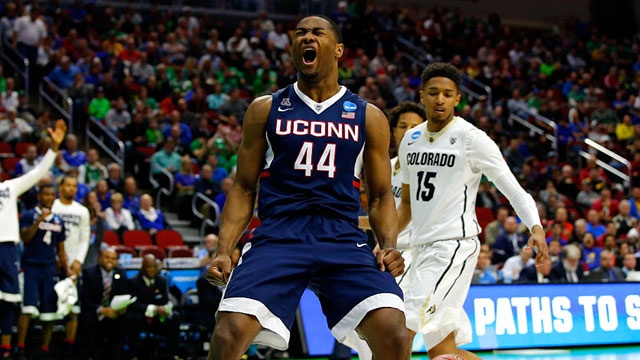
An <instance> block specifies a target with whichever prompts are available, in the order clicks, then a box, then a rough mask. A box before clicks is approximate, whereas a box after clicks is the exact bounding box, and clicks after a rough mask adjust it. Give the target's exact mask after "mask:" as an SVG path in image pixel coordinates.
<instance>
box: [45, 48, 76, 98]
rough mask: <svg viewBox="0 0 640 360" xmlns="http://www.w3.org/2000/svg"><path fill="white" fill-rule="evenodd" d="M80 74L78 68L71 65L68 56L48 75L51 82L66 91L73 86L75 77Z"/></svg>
mask: <svg viewBox="0 0 640 360" xmlns="http://www.w3.org/2000/svg"><path fill="white" fill-rule="evenodd" d="M78 72H80V70H79V69H78V67H77V66H76V65H74V64H71V59H69V57H68V56H63V57H62V58H61V59H60V63H59V65H58V66H56V67H55V68H54V69H53V70H52V71H51V72H50V73H49V75H48V77H49V80H51V82H52V83H53V84H54V85H55V86H57V87H58V88H60V89H62V90H65V89H68V88H70V87H71V86H72V85H73V79H74V77H75V75H76V74H77V73H78Z"/></svg>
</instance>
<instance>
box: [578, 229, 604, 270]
mask: <svg viewBox="0 0 640 360" xmlns="http://www.w3.org/2000/svg"><path fill="white" fill-rule="evenodd" d="M601 252H602V249H601V248H599V247H597V246H596V239H595V237H594V236H593V233H590V232H587V233H586V234H584V237H583V238H582V262H583V263H585V264H586V266H587V267H588V269H589V270H593V269H595V268H597V267H598V266H600V253H601Z"/></svg>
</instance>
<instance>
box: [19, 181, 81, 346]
mask: <svg viewBox="0 0 640 360" xmlns="http://www.w3.org/2000/svg"><path fill="white" fill-rule="evenodd" d="M55 199H56V191H55V189H54V188H53V184H50V183H49V184H42V185H40V191H39V192H38V200H39V201H40V204H39V206H36V207H35V208H34V209H32V210H27V211H25V212H24V213H22V215H21V216H20V237H21V238H22V241H23V242H24V253H23V254H22V272H23V274H24V299H23V300H22V314H20V317H19V318H18V343H17V345H18V357H19V358H24V356H25V340H26V339H27V330H28V328H29V320H30V319H31V317H39V318H40V320H41V321H43V322H44V324H45V325H44V326H43V332H42V347H41V349H40V350H41V351H42V352H43V353H48V351H49V343H50V342H51V335H52V332H53V321H54V320H58V319H60V318H61V317H59V316H58V315H57V314H56V311H57V309H58V306H57V299H58V297H57V296H56V293H55V290H54V289H53V286H54V285H55V284H56V282H57V277H58V271H57V270H58V269H65V270H66V272H67V273H71V270H70V269H68V268H67V254H66V253H65V251H64V243H63V241H64V240H65V228H64V221H62V219H61V218H60V217H59V216H58V215H54V214H52V213H51V206H52V205H53V201H54V200H55ZM56 253H57V256H58V265H56Z"/></svg>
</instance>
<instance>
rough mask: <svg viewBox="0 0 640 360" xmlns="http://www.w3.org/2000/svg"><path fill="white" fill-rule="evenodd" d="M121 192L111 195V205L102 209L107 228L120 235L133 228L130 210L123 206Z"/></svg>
mask: <svg viewBox="0 0 640 360" xmlns="http://www.w3.org/2000/svg"><path fill="white" fill-rule="evenodd" d="M123 202H124V201H123V198H122V194H120V193H114V194H113V195H111V206H109V207H108V208H106V209H105V210H104V213H105V221H106V223H107V226H108V227H109V229H111V230H113V231H115V232H117V233H118V235H119V236H120V237H122V234H123V233H124V232H125V231H127V230H133V229H135V224H134V223H133V216H132V215H131V212H130V211H129V210H128V209H126V208H124V207H123V206H122V205H123Z"/></svg>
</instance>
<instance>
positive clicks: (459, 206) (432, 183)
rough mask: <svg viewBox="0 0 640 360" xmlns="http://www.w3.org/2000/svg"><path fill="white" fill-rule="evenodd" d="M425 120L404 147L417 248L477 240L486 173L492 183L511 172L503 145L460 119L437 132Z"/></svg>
mask: <svg viewBox="0 0 640 360" xmlns="http://www.w3.org/2000/svg"><path fill="white" fill-rule="evenodd" d="M427 123H428V121H427V122H424V123H422V124H420V125H418V126H416V127H414V128H412V129H410V130H408V131H407V133H406V134H405V136H404V138H403V139H402V142H401V144H400V149H399V155H398V159H399V161H400V166H401V173H402V176H403V178H402V183H403V184H409V186H410V190H411V192H410V197H411V224H412V229H411V239H410V244H411V245H419V244H428V243H432V242H435V241H439V240H451V239H464V238H469V237H473V236H476V235H478V234H479V233H480V231H481V228H480V225H478V221H477V218H476V212H475V203H476V195H477V192H478V186H479V185H480V179H481V177H482V174H483V173H484V174H485V175H486V176H487V178H488V179H489V180H494V179H496V178H499V177H501V176H504V175H505V174H509V175H510V174H511V170H510V169H509V167H508V166H507V164H506V162H505V161H504V158H503V157H502V153H501V152H500V149H499V148H498V146H497V145H496V144H495V142H493V140H491V139H490V138H489V137H488V136H487V135H486V134H485V133H484V132H483V131H482V130H480V129H478V128H476V127H475V126H473V125H471V124H470V123H468V122H467V121H465V120H464V119H463V118H460V117H457V116H456V117H454V118H453V120H451V122H450V123H449V124H448V125H447V126H445V127H444V128H443V129H442V130H440V131H439V132H437V133H435V134H430V133H429V131H428V130H427Z"/></svg>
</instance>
